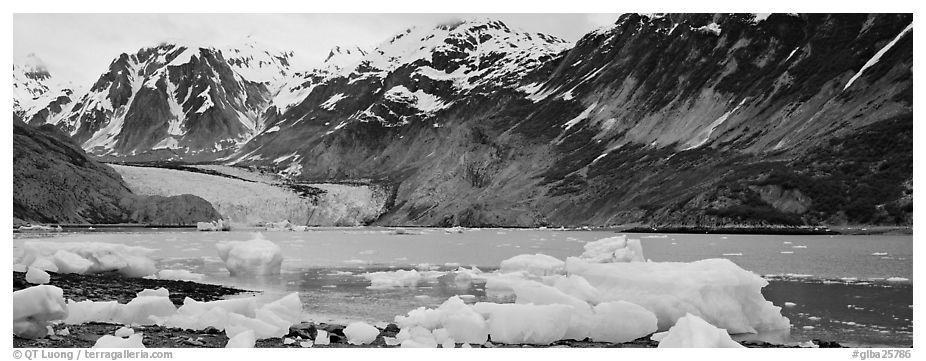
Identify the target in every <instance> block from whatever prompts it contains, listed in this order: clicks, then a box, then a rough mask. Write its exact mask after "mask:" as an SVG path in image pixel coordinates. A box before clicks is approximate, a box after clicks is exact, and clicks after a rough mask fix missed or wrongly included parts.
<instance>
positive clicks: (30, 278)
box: [26, 267, 51, 285]
mask: <svg viewBox="0 0 926 361" xmlns="http://www.w3.org/2000/svg"><path fill="white" fill-rule="evenodd" d="M26 282H29V283H31V284H34V285H44V284H46V283H48V282H51V275H49V274H48V272H45V271H44V270H42V269H41V268H35V267H29V270H28V271H26Z"/></svg>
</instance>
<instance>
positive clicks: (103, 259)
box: [19, 241, 157, 277]
mask: <svg viewBox="0 0 926 361" xmlns="http://www.w3.org/2000/svg"><path fill="white" fill-rule="evenodd" d="M151 251H152V250H150V249H147V248H143V247H134V246H127V245H124V244H114V243H102V242H65V243H59V242H42V241H26V242H25V243H23V255H22V257H21V258H20V259H19V263H22V264H24V265H27V266H31V267H36V268H40V269H43V270H46V271H51V272H64V273H101V272H109V271H117V272H119V273H120V274H122V275H124V276H127V277H145V276H150V275H153V274H154V273H155V272H156V271H157V269H156V268H155V266H154V261H153V260H151V259H150V258H148V256H147V254H148V253H150V252H151Z"/></svg>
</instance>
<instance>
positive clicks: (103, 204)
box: [13, 120, 221, 225]
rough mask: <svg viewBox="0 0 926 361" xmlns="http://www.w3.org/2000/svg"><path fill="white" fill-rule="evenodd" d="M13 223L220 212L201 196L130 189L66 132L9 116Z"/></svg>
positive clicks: (175, 218)
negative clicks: (157, 194) (139, 192)
mask: <svg viewBox="0 0 926 361" xmlns="http://www.w3.org/2000/svg"><path fill="white" fill-rule="evenodd" d="M13 217H14V223H20V222H37V223H153V224H163V225H184V224H195V222H197V221H209V220H214V219H219V218H221V215H220V214H218V212H216V211H215V209H214V208H213V207H212V205H210V204H209V203H208V202H206V201H205V200H203V199H202V198H199V197H196V196H191V195H183V196H176V197H144V196H136V195H134V194H132V193H131V192H130V191H129V189H128V187H126V185H125V183H124V182H123V180H122V177H120V176H119V174H118V173H116V172H115V171H113V170H112V168H110V167H108V166H106V165H105V164H101V163H99V162H97V161H95V160H93V159H91V158H90V157H88V155H87V154H86V153H85V152H84V151H83V150H82V149H80V147H78V146H77V145H76V144H74V143H73V142H72V141H71V140H70V139H69V137H68V136H67V135H66V134H63V133H61V132H59V131H58V130H56V129H55V128H54V127H52V126H49V125H46V126H43V127H41V128H34V127H32V126H29V125H27V124H25V123H23V122H21V121H19V120H14V122H13Z"/></svg>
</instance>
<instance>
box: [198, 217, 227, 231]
mask: <svg viewBox="0 0 926 361" xmlns="http://www.w3.org/2000/svg"><path fill="white" fill-rule="evenodd" d="M196 229H197V230H199V231H212V232H215V231H230V230H231V223H228V222H226V221H224V220H221V219H219V220H216V221H212V222H196Z"/></svg>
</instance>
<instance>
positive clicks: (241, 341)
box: [225, 330, 257, 348]
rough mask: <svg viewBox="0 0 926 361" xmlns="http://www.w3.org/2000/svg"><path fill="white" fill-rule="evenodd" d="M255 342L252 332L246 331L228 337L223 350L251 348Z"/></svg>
mask: <svg viewBox="0 0 926 361" xmlns="http://www.w3.org/2000/svg"><path fill="white" fill-rule="evenodd" d="M256 342H257V338H255V336H254V331H253V330H247V331H244V332H241V333H238V334H237V335H235V336H234V337H230V338H229V339H228V343H226V344H225V348H253V347H254V344H255V343H256Z"/></svg>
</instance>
